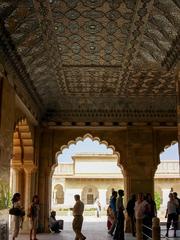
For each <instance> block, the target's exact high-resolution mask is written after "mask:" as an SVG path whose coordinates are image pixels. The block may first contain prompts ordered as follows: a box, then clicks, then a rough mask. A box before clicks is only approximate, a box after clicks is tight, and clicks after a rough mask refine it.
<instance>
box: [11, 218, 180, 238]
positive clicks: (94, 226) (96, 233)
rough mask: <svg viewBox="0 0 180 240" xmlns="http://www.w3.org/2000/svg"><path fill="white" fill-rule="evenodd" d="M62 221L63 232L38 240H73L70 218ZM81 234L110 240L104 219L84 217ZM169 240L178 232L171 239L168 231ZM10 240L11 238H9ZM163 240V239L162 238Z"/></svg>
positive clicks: (44, 236)
mask: <svg viewBox="0 0 180 240" xmlns="http://www.w3.org/2000/svg"><path fill="white" fill-rule="evenodd" d="M62 219H64V230H63V231H62V232H61V233H59V234H55V233H54V234H53V233H49V234H38V235H37V237H38V239H39V240H74V232H73V231H72V227H71V222H72V216H69V217H62ZM82 232H83V234H84V235H85V236H86V237H87V240H111V239H112V237H111V236H110V235H109V234H108V233H107V228H106V217H101V218H96V217H85V219H84V224H83V230H82ZM161 233H162V234H163V235H165V229H164V227H163V229H162V231H161ZM169 235H170V239H171V240H174V239H176V240H180V231H178V234H177V235H178V237H177V238H173V237H172V236H173V231H170V234H169ZM10 239H11V238H10ZM28 239H29V236H28V235H27V234H20V235H19V237H18V240H28ZM125 239H126V240H135V239H136V238H134V237H132V236H131V234H125ZM162 239H163V238H162Z"/></svg>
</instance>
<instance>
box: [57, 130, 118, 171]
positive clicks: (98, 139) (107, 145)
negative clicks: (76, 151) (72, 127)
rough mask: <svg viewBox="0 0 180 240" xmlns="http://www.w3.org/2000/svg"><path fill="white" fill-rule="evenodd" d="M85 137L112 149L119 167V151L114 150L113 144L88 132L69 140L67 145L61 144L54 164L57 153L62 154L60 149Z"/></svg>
mask: <svg viewBox="0 0 180 240" xmlns="http://www.w3.org/2000/svg"><path fill="white" fill-rule="evenodd" d="M86 138H90V139H91V140H92V141H98V142H99V143H100V144H104V145H106V147H107V148H111V149H112V150H113V154H114V155H117V165H118V166H119V167H121V166H122V164H121V162H120V153H119V152H117V151H116V150H115V147H114V145H109V144H108V142H107V141H105V140H101V139H100V138H99V137H93V136H92V135H91V134H90V133H86V134H85V135H84V136H83V137H77V138H76V139H75V140H70V141H69V142H68V143H67V145H62V146H61V148H60V151H58V152H57V153H56V155H55V159H56V164H55V165H56V166H57V164H58V155H59V154H62V151H63V150H64V149H66V148H69V147H70V145H71V144H76V143H77V142H78V141H84V140H85V139H86Z"/></svg>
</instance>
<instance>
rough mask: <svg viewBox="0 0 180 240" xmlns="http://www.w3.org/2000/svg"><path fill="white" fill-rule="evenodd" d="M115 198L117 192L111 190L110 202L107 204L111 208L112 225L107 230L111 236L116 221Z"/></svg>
mask: <svg viewBox="0 0 180 240" xmlns="http://www.w3.org/2000/svg"><path fill="white" fill-rule="evenodd" d="M116 198H117V192H116V191H113V192H112V196H111V199H110V204H109V207H110V208H111V210H112V214H113V217H112V225H111V228H110V229H109V231H108V233H109V234H110V235H111V236H113V233H114V230H115V228H116V223H117V215H116Z"/></svg>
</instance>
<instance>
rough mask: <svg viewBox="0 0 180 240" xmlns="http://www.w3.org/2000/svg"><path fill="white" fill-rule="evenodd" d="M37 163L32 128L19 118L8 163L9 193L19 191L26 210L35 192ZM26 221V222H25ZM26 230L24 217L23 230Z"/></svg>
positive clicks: (26, 225)
mask: <svg viewBox="0 0 180 240" xmlns="http://www.w3.org/2000/svg"><path fill="white" fill-rule="evenodd" d="M36 170H37V165H36V162H35V158H34V140H33V128H31V127H30V125H29V124H28V122H27V120H26V119H23V120H20V121H19V122H18V123H17V124H16V126H15V130H14V135H13V157H12V159H11V163H10V189H11V195H12V194H14V193H16V192H19V193H20V194H21V202H22V206H23V207H24V209H25V211H26V212H27V210H28V207H29V205H30V202H31V200H32V196H33V195H34V194H35V193H37V184H36V183H37V182H36V179H37V178H36V173H35V172H36ZM26 223H27V224H26ZM27 230H28V221H27V217H25V224H24V231H27Z"/></svg>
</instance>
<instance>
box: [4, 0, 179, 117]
mask: <svg viewBox="0 0 180 240" xmlns="http://www.w3.org/2000/svg"><path fill="white" fill-rule="evenodd" d="M0 15H1V24H2V25H4V26H5V28H6V30H7V32H8V34H9V39H10V40H11V41H12V42H13V44H14V48H15V49H16V50H17V52H16V54H17V59H21V61H22V62H23V64H24V66H25V68H26V71H27V74H28V77H29V78H30V81H29V80H28V78H27V79H26V81H25V80H24V78H23V79H21V80H22V81H23V82H24V84H27V83H28V88H29V87H30V85H31V88H32V89H33V91H34V92H33V94H34V95H37V97H38V98H40V99H41V104H42V106H43V108H44V111H45V112H46V111H49V110H52V112H54V113H58V114H59V111H65V110H66V109H67V110H68V109H71V107H72V108H73V109H74V111H76V110H77V109H81V108H84V107H85V104H86V108H87V109H88V108H91V109H92V110H93V105H91V104H90V105H88V103H89V102H92V98H93V99H94V101H95V105H96V107H97V109H98V111H99V110H100V109H102V108H103V106H106V107H107V109H109V111H110V109H111V108H114V107H116V105H117V103H118V102H119V101H121V102H124V106H127V98H128V99H131V98H132V99H133V101H134V102H133V104H131V110H132V108H134V110H136V109H138V107H139V103H140V102H142V99H144V105H143V106H144V107H143V109H144V110H143V111H145V109H149V102H148V100H147V98H146V97H147V96H148V97H150V98H153V99H157V101H159V102H157V105H158V106H159V107H158V111H161V109H163V111H165V105H162V104H165V103H164V102H163V101H162V100H161V97H162V96H163V97H164V96H165V97H168V98H166V99H167V101H168V102H166V108H168V109H170V108H172V109H173V111H174V109H176V101H175V95H176V93H175V71H174V70H173V67H174V66H175V65H176V63H177V61H178V58H179V49H180V41H179V39H180V4H179V1H177V0H22V1H18V0H16V1H15V0H12V1H7V0H2V1H1V3H0ZM9 47H11V48H12V49H11V51H14V50H13V47H12V46H9ZM3 51H4V52H5V53H6V51H7V47H3ZM15 65H16V66H15V68H17V66H19V68H20V65H18V60H17V63H16V64H15ZM169 96H171V97H172V98H171V97H169ZM110 98H111V100H112V101H111V102H109V101H108V100H109V99H110ZM120 99H121V100H120ZM123 99H124V100H123ZM171 99H173V101H171ZM130 102H131V103H132V101H131V100H130ZM146 102H147V104H146ZM172 102H173V104H174V106H173V104H172ZM84 103H85V104H84ZM128 106H129V103H128ZM145 106H146V107H145ZM153 106H154V105H153ZM169 107H170V108H169ZM59 116H61V117H62V114H59Z"/></svg>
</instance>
